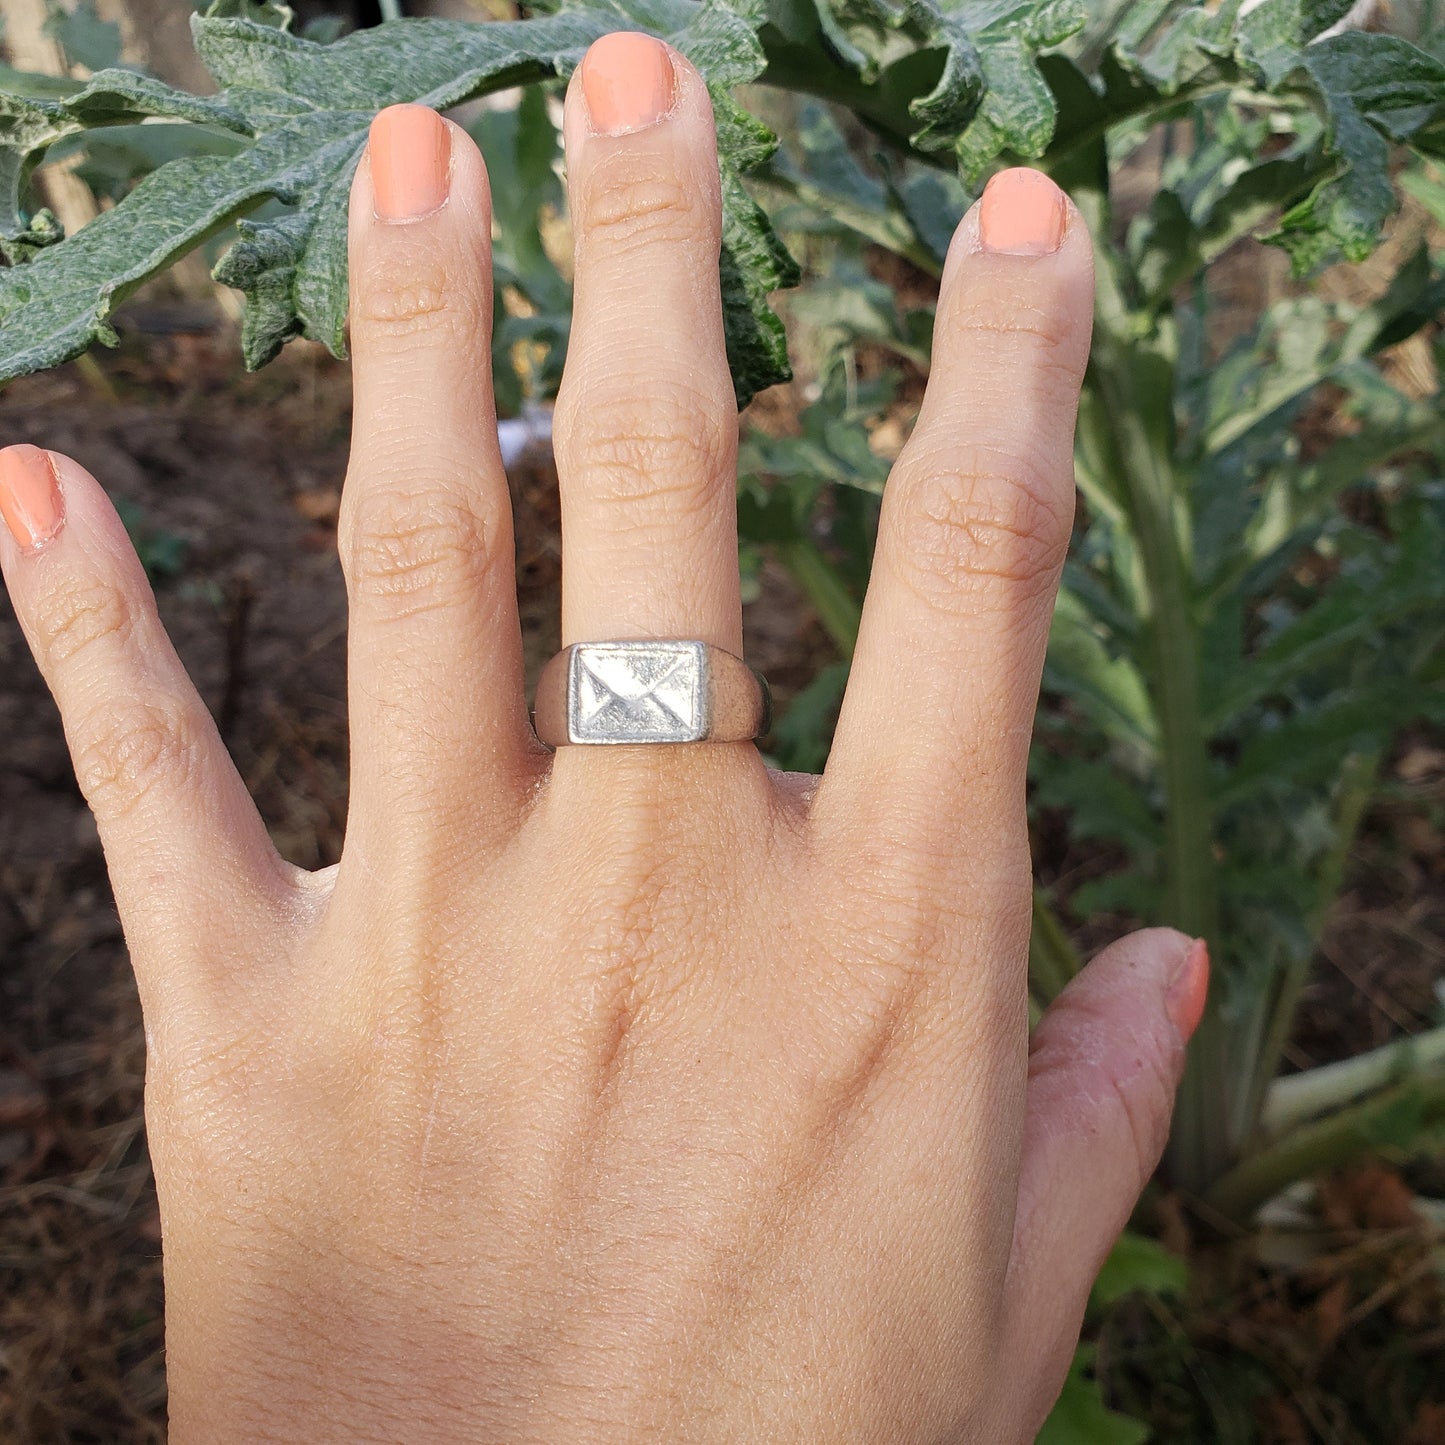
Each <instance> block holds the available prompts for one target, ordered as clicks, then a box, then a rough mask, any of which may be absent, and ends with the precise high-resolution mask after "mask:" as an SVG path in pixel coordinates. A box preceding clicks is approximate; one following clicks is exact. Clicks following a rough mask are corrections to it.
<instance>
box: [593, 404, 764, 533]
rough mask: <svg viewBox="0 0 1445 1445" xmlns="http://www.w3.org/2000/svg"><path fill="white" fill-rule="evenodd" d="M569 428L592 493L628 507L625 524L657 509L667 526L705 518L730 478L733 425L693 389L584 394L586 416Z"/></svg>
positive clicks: (604, 502)
mask: <svg viewBox="0 0 1445 1445" xmlns="http://www.w3.org/2000/svg"><path fill="white" fill-rule="evenodd" d="M573 435H574V436H577V437H578V438H579V440H578V448H577V449H578V452H579V456H578V461H579V463H580V467H581V470H582V472H583V474H584V475H586V477H587V479H588V481H587V486H588V494H589V497H590V498H592V499H595V501H596V502H597V503H598V505H599V506H601V507H603V508H608V507H611V506H613V505H617V506H621V507H623V508H625V509H626V510H627V512H628V514H629V515H628V521H629V524H632V523H633V522H635V519H636V517H637V516H638V515H644V516H651V515H654V512H655V513H656V514H657V515H660V516H665V517H666V519H667V522H668V525H669V526H671V525H675V524H676V522H677V520H678V518H679V517H683V518H686V517H687V516H689V515H690V514H696V515H697V516H698V518H699V520H702V519H704V518H710V517H711V516H712V515H713V514H714V513H715V512H716V509H717V504H718V503H719V502H720V501H721V493H722V491H723V489H724V488H725V487H730V486H731V485H732V454H733V453H732V449H733V446H734V445H735V442H736V432H735V429H734V428H733V427H732V426H729V425H728V424H726V423H725V422H724V419H723V417H722V415H721V414H720V412H719V410H718V408H717V407H715V406H711V405H709V404H708V403H707V401H706V400H705V399H704V398H703V397H702V396H701V395H699V394H698V393H696V392H695V391H692V390H691V389H686V388H680V387H672V388H667V389H664V390H663V391H662V392H661V393H659V392H657V391H656V390H654V392H653V394H652V395H651V396H650V397H647V398H645V399H639V397H638V396H637V395H636V393H633V394H631V395H629V396H627V397H625V398H624V397H618V398H615V399H608V400H606V401H604V402H601V403H600V404H599V403H596V402H594V401H592V400H591V399H589V415H588V418H587V420H586V422H585V424H584V425H582V426H581V427H580V428H575V429H574V430H573Z"/></svg>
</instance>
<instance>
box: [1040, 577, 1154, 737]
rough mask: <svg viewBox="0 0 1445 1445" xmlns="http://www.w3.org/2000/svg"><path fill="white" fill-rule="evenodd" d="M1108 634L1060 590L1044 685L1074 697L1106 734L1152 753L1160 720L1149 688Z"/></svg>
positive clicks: (1070, 592) (1070, 593) (1071, 596)
mask: <svg viewBox="0 0 1445 1445" xmlns="http://www.w3.org/2000/svg"><path fill="white" fill-rule="evenodd" d="M1106 636H1107V634H1106V632H1105V631H1104V630H1103V629H1102V628H1100V626H1099V624H1098V622H1097V621H1096V620H1095V619H1094V618H1093V617H1091V615H1090V614H1089V611H1088V610H1087V608H1086V607H1085V605H1084V603H1083V602H1082V601H1081V600H1080V597H1079V596H1078V594H1076V593H1075V592H1074V591H1073V590H1072V589H1068V588H1064V589H1061V590H1060V592H1059V597H1058V601H1057V603H1056V604H1055V607H1054V618H1053V625H1052V627H1051V628H1050V631H1049V647H1048V658H1047V662H1046V665H1045V670H1044V685H1045V687H1047V688H1049V689H1050V690H1052V691H1056V692H1063V693H1066V694H1067V695H1068V696H1069V697H1071V698H1073V699H1074V701H1075V702H1076V703H1077V704H1078V706H1079V707H1080V708H1081V709H1083V711H1084V712H1085V713H1086V714H1087V715H1088V716H1089V718H1090V719H1091V720H1092V721H1093V723H1094V724H1095V725H1096V726H1097V727H1098V728H1100V729H1101V730H1102V731H1103V732H1104V733H1105V734H1106V735H1107V736H1109V737H1114V738H1118V739H1120V740H1121V741H1127V742H1130V743H1132V744H1133V745H1135V746H1137V747H1142V748H1143V749H1144V750H1145V752H1146V753H1152V752H1153V749H1154V748H1155V746H1156V745H1157V742H1158V723H1157V720H1156V718H1155V716H1154V708H1153V704H1152V703H1151V701H1150V699H1149V692H1148V688H1147V687H1146V685H1145V683H1144V679H1143V677H1142V676H1141V675H1140V673H1139V670H1138V668H1137V667H1136V666H1135V665H1134V663H1133V662H1132V661H1131V660H1130V659H1129V658H1128V657H1125V656H1123V655H1117V654H1114V653H1111V651H1110V649H1109V646H1108V644H1107V642H1106V640H1105V638H1106Z"/></svg>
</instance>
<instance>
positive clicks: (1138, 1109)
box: [1005, 928, 1209, 1440]
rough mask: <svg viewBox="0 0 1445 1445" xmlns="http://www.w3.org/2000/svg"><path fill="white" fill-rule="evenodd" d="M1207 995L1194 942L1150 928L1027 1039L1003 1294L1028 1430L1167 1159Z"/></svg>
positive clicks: (1050, 1398)
mask: <svg viewBox="0 0 1445 1445" xmlns="http://www.w3.org/2000/svg"><path fill="white" fill-rule="evenodd" d="M1208 987H1209V951H1208V949H1207V948H1206V946H1205V944H1204V941H1203V940H1202V939H1198V940H1195V939H1190V938H1189V937H1187V936H1186V935H1185V934H1182V933H1178V932H1176V931H1175V930H1174V929H1172V928H1146V929H1144V930H1142V931H1141V932H1139V933H1131V934H1130V935H1129V936H1128V937H1127V938H1121V939H1120V940H1119V941H1118V942H1117V943H1113V944H1111V945H1110V946H1109V947H1108V948H1106V949H1104V951H1103V952H1102V953H1100V954H1099V955H1098V956H1097V957H1096V958H1094V959H1093V961H1092V962H1091V963H1090V964H1089V965H1088V967H1086V968H1085V969H1083V970H1082V971H1081V972H1080V973H1079V975H1078V976H1077V977H1076V978H1075V979H1074V980H1073V981H1072V982H1071V983H1070V984H1069V986H1068V987H1067V988H1066V989H1065V990H1064V991H1063V992H1062V993H1061V994H1060V995H1059V996H1058V998H1056V999H1055V1000H1054V1002H1053V1003H1052V1004H1051V1005H1050V1006H1049V1008H1048V1010H1047V1011H1046V1012H1045V1014H1044V1016H1043V1018H1042V1019H1041V1020H1040V1022H1039V1026H1038V1028H1037V1029H1035V1031H1034V1036H1033V1040H1032V1042H1031V1044H1030V1048H1029V1081H1028V1096H1027V1102H1026V1106H1025V1116H1024V1144H1023V1158H1022V1164H1021V1170H1020V1175H1019V1196H1018V1209H1017V1213H1016V1215H1015V1221H1014V1239H1013V1252H1012V1255H1011V1257H1010V1260H1009V1273H1008V1286H1007V1314H1006V1318H1007V1324H1006V1331H1007V1338H1008V1339H1009V1341H1010V1345H1011V1348H1012V1349H1013V1350H1016V1353H1010V1354H1006V1355H1005V1358H1013V1359H1028V1358H1033V1359H1035V1360H1037V1361H1038V1363H1039V1372H1038V1374H1037V1375H1036V1376H1035V1379H1036V1381H1037V1385H1036V1386H1035V1389H1036V1392H1037V1396H1038V1398H1037V1399H1036V1400H1033V1401H1031V1402H1025V1401H1017V1402H1016V1403H1017V1404H1023V1405H1024V1408H1025V1410H1026V1412H1027V1411H1028V1410H1029V1408H1030V1406H1032V1410H1033V1413H1032V1414H1031V1415H1030V1417H1029V1422H1031V1423H1032V1424H1033V1425H1034V1427H1035V1428H1037V1426H1038V1425H1041V1424H1042V1422H1043V1418H1044V1416H1045V1415H1046V1414H1047V1413H1048V1411H1049V1409H1050V1408H1051V1407H1052V1405H1053V1402H1054V1400H1055V1398H1056V1397H1057V1395H1058V1392H1059V1389H1060V1387H1061V1386H1062V1384H1063V1381H1064V1376H1065V1374H1066V1372H1067V1370H1068V1366H1069V1361H1070V1359H1071V1358H1072V1356H1073V1351H1074V1346H1075V1344H1076V1343H1077V1342H1078V1338H1079V1328H1080V1326H1081V1324H1082V1322H1083V1317H1084V1307H1085V1305H1086V1304H1087V1302H1088V1298H1089V1290H1090V1288H1091V1287H1092V1286H1093V1283H1094V1279H1095V1277H1096V1276H1097V1275H1098V1273H1099V1269H1100V1267H1101V1266H1102V1265H1103V1262H1104V1258H1105V1256H1106V1255H1107V1254H1108V1252H1109V1250H1110V1248H1111V1247H1112V1246H1113V1243H1114V1241H1115V1240H1116V1239H1117V1238H1118V1237H1119V1233H1120V1231H1121V1230H1122V1229H1123V1228H1124V1225H1125V1224H1126V1223H1127V1222H1128V1219H1129V1215H1130V1213H1131V1212H1132V1210H1133V1208H1134V1205H1135V1203H1136V1202H1137V1201H1138V1198H1139V1195H1140V1193H1141V1192H1142V1190H1143V1188H1144V1186H1145V1184H1147V1183H1148V1182H1149V1179H1150V1176H1151V1175H1152V1174H1153V1173H1154V1170H1155V1168H1156V1167H1157V1165H1158V1163H1159V1156H1160V1155H1161V1154H1162V1153H1163V1152H1164V1145H1165V1142H1166V1141H1167V1140H1168V1138H1169V1119H1170V1115H1171V1114H1172V1113H1173V1110H1174V1091H1175V1089H1176V1088H1177V1087H1178V1085H1179V1076H1180V1074H1181V1073H1182V1072H1183V1069H1184V1047H1185V1045H1186V1044H1187V1043H1188V1041H1189V1036H1190V1035H1191V1034H1192V1033H1193V1032H1194V1029H1195V1027H1196V1026H1197V1024H1198V1023H1199V1018H1200V1015H1201V1014H1202V1013H1203V1011H1204V999H1205V994H1206V992H1207V990H1208ZM1026 1423H1028V1422H1026ZM1027 1438H1028V1439H1030V1440H1032V1439H1033V1434H1032V1433H1030V1434H1029V1435H1028V1436H1027Z"/></svg>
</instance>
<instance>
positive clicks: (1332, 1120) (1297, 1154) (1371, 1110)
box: [1205, 1076, 1445, 1224]
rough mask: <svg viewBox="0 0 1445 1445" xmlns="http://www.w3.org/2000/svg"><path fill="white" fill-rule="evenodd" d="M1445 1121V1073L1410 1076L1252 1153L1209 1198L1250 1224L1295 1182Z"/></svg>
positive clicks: (1222, 1211) (1220, 1181) (1217, 1207)
mask: <svg viewBox="0 0 1445 1445" xmlns="http://www.w3.org/2000/svg"><path fill="white" fill-rule="evenodd" d="M1442 1123H1445V1076H1439V1077H1434V1078H1424V1079H1412V1080H1408V1081H1407V1082H1405V1083H1401V1084H1397V1085H1396V1086H1395V1087H1394V1088H1391V1089H1383V1090H1381V1091H1380V1092H1379V1093H1377V1094H1374V1095H1372V1096H1371V1097H1370V1098H1368V1099H1366V1100H1364V1102H1362V1103H1359V1104H1355V1105H1354V1106H1353V1107H1351V1108H1348V1109H1342V1110H1340V1111H1339V1112H1337V1113H1334V1114H1331V1115H1330V1116H1329V1117H1328V1118H1326V1119H1322V1120H1320V1121H1319V1122H1317V1123H1314V1124H1306V1125H1305V1126H1304V1127H1303V1128H1300V1129H1295V1130H1294V1131H1293V1132H1291V1133H1289V1134H1287V1135H1285V1137H1284V1138H1283V1139H1280V1140H1279V1141H1278V1142H1277V1143H1275V1144H1272V1145H1270V1146H1269V1147H1267V1148H1265V1149H1262V1150H1260V1151H1259V1152H1258V1153H1255V1154H1251V1155H1250V1156H1249V1158H1247V1159H1245V1160H1244V1161H1243V1162H1242V1163H1240V1164H1238V1165H1236V1166H1235V1168H1233V1169H1231V1170H1230V1171H1229V1172H1228V1173H1227V1174H1225V1175H1224V1176H1223V1177H1222V1178H1219V1179H1217V1180H1216V1181H1215V1182H1214V1183H1213V1184H1212V1185H1211V1187H1210V1188H1209V1190H1208V1191H1207V1193H1206V1195H1205V1198H1206V1200H1207V1201H1208V1203H1209V1204H1210V1206H1211V1207H1212V1208H1214V1209H1215V1210H1217V1211H1218V1212H1219V1213H1220V1214H1222V1215H1224V1216H1225V1217H1226V1218H1228V1219H1232V1220H1235V1221H1237V1222H1239V1223H1241V1224H1247V1223H1248V1222H1249V1220H1250V1218H1251V1216H1252V1215H1253V1214H1254V1212H1255V1210H1256V1209H1258V1208H1259V1206H1260V1205H1261V1204H1263V1203H1264V1202H1265V1201H1266V1200H1268V1199H1272V1198H1274V1196H1275V1195H1276V1194H1278V1193H1279V1192H1280V1191H1281V1190H1282V1189H1285V1188H1287V1187H1288V1186H1289V1185H1291V1184H1293V1183H1294V1182H1295V1181H1296V1180H1298V1179H1308V1178H1311V1177H1312V1176H1314V1175H1317V1174H1323V1173H1326V1172H1327V1171H1329V1170H1331V1169H1338V1168H1340V1167H1341V1166H1342V1165H1344V1164H1348V1163H1349V1162H1350V1161H1351V1160H1352V1159H1356V1158H1358V1157H1359V1156H1360V1155H1362V1154H1370V1153H1374V1152H1375V1151H1377V1150H1378V1149H1380V1148H1381V1147H1382V1146H1386V1145H1389V1144H1391V1143H1394V1144H1396V1145H1397V1146H1398V1145H1399V1144H1402V1143H1407V1142H1408V1137H1409V1136H1412V1135H1413V1136H1415V1137H1419V1135H1420V1134H1421V1133H1423V1132H1424V1131H1426V1130H1430V1129H1434V1128H1436V1127H1437V1126H1439V1125H1440V1124H1442Z"/></svg>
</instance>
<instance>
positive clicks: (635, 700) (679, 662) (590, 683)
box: [578, 648, 696, 734]
mask: <svg viewBox="0 0 1445 1445" xmlns="http://www.w3.org/2000/svg"><path fill="white" fill-rule="evenodd" d="M581 664H582V665H581V668H580V669H579V671H580V677H579V679H578V681H579V683H580V687H579V690H578V691H579V697H578V703H579V721H580V722H581V723H582V725H583V726H584V727H585V728H586V729H587V731H589V732H601V733H608V734H619V733H627V734H632V733H638V732H641V733H649V732H663V733H668V734H673V733H679V732H681V733H686V732H688V731H689V730H690V729H691V728H692V727H693V726H694V724H695V717H694V693H695V683H696V677H695V672H696V668H695V659H694V657H693V655H692V654H691V653H686V652H685V653H676V652H670V651H663V650H662V649H660V648H659V649H658V650H657V651H655V652H643V651H628V652H623V651H617V652H607V651H601V650H599V651H596V652H591V651H589V652H588V653H586V654H584V655H583V657H582V658H581Z"/></svg>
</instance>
